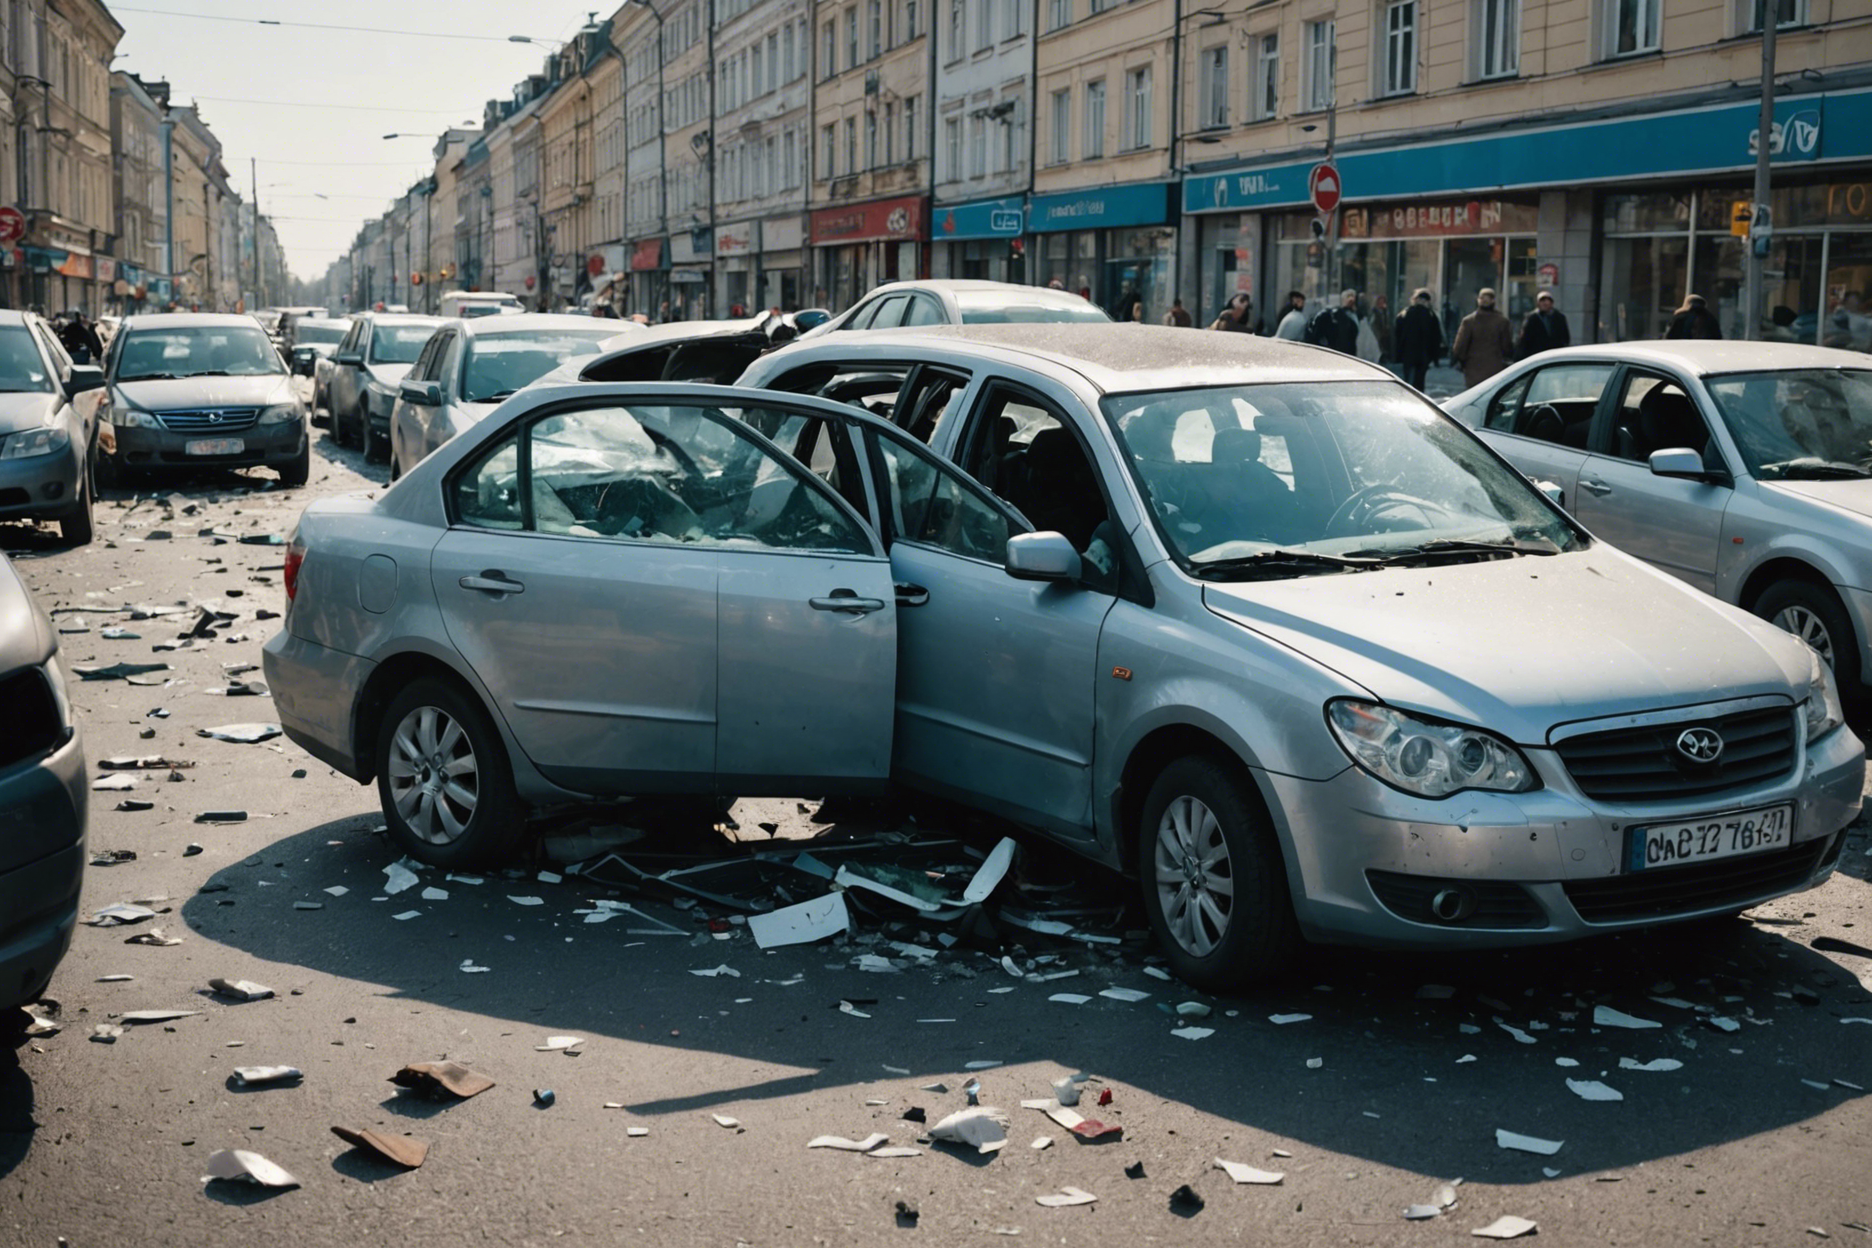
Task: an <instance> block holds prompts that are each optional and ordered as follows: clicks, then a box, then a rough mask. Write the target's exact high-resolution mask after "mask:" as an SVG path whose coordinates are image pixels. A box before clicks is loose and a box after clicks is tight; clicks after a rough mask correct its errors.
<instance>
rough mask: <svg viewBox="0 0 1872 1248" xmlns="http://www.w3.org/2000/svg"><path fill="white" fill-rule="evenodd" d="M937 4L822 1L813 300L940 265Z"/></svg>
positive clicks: (853, 293) (832, 298)
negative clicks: (933, 259) (935, 186)
mask: <svg viewBox="0 0 1872 1248" xmlns="http://www.w3.org/2000/svg"><path fill="white" fill-rule="evenodd" d="M929 4H930V0H839V2H829V0H826V2H821V3H818V4H815V6H814V9H813V14H812V21H813V32H814V33H813V39H812V44H813V67H812V72H813V93H814V101H813V126H814V131H813V133H814V141H813V168H812V190H811V198H810V200H809V210H808V214H807V236H808V242H809V244H810V246H811V248H812V251H813V256H812V270H813V290H812V291H811V292H810V294H809V295H808V296H807V302H808V304H809V305H813V306H819V307H837V308H843V307H847V306H849V305H850V304H851V303H852V302H853V301H854V300H856V299H857V298H858V297H859V296H861V295H862V294H864V292H865V291H867V290H869V289H871V288H872V287H873V286H876V285H879V284H880V283H883V282H893V281H897V280H900V279H907V278H913V277H920V276H927V275H928V273H929V271H930V270H929V263H930V262H929V244H930V189H931V185H932V183H931V163H932V162H931V146H932V144H931V136H932V130H931V117H932V112H931V107H930V102H931V94H930V87H931V84H932V82H933V81H934V78H935V72H936V71H935V67H934V65H933V64H932V61H933V58H934V55H935V53H934V47H935V43H934V40H933V39H932V38H931V36H930V31H929V24H930V21H931V18H932V14H931V12H930V8H929Z"/></svg>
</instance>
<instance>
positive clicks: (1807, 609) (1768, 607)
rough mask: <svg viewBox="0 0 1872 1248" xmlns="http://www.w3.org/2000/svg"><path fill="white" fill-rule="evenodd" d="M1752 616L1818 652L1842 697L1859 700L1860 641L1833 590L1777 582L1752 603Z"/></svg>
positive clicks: (1789, 582)
mask: <svg viewBox="0 0 1872 1248" xmlns="http://www.w3.org/2000/svg"><path fill="white" fill-rule="evenodd" d="M1755 614H1756V615H1759V616H1760V617H1761V618H1762V619H1764V620H1767V621H1768V622H1769V623H1770V624H1773V625H1774V626H1775V627H1776V628H1780V629H1783V630H1785V631H1787V632H1790V633H1793V634H1794V635H1795V636H1796V637H1799V638H1800V639H1801V640H1802V641H1804V642H1806V643H1807V644H1808V645H1809V646H1812V647H1813V648H1814V649H1815V650H1816V651H1818V652H1819V654H1820V657H1821V658H1822V659H1823V660H1825V661H1826V663H1827V665H1828V666H1829V667H1831V668H1832V669H1833V677H1834V679H1835V680H1836V681H1837V682H1838V683H1839V689H1840V696H1841V697H1842V698H1848V699H1853V700H1862V697H1863V691H1862V690H1861V689H1860V687H1859V678H1860V664H1859V640H1858V637H1857V635H1856V634H1855V633H1854V632H1853V627H1852V621H1851V620H1849V619H1847V618H1846V608H1845V607H1843V606H1841V605H1840V601H1839V598H1838V597H1837V596H1836V595H1835V594H1834V593H1833V591H1832V590H1830V589H1827V588H1824V587H1823V586H1819V585H1815V584H1814V583H1813V582H1811V581H1776V582H1775V583H1774V584H1772V585H1770V586H1769V587H1768V588H1767V589H1765V590H1763V591H1762V594H1761V597H1759V598H1757V599H1756V600H1755Z"/></svg>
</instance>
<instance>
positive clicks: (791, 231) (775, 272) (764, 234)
mask: <svg viewBox="0 0 1872 1248" xmlns="http://www.w3.org/2000/svg"><path fill="white" fill-rule="evenodd" d="M805 242H806V228H805V225H804V224H803V222H802V221H801V219H800V214H799V213H797V212H789V213H787V214H785V215H784V216H778V217H768V218H767V219H766V220H765V221H762V222H761V229H760V243H761V253H760V276H761V287H762V294H761V306H762V307H764V308H779V309H780V310H781V311H782V312H797V311H798V310H799V309H800V308H802V307H804V306H805V304H804V299H805V293H804V292H805V285H804V280H803V279H804V278H805V274H806V247H805Z"/></svg>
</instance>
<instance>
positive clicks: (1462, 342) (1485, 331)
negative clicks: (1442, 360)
mask: <svg viewBox="0 0 1872 1248" xmlns="http://www.w3.org/2000/svg"><path fill="white" fill-rule="evenodd" d="M1513 359H1514V326H1513V325H1512V324H1510V323H1509V320H1508V318H1507V317H1505V316H1503V315H1502V314H1501V313H1500V312H1498V311H1496V310H1495V290H1494V288H1493V287H1490V286H1484V287H1483V288H1482V289H1481V290H1478V291H1477V292H1476V310H1475V311H1473V312H1471V313H1470V314H1469V315H1468V316H1465V317H1463V319H1462V324H1461V325H1459V326H1457V328H1456V341H1455V342H1453V343H1451V344H1450V363H1452V364H1454V365H1455V366H1456V367H1457V368H1460V369H1462V373H1463V384H1464V385H1466V386H1479V385H1481V384H1482V383H1483V382H1485V381H1487V380H1488V379H1489V378H1491V377H1493V376H1494V375H1495V374H1496V373H1499V372H1501V371H1502V369H1504V368H1507V367H1508V364H1509V361H1511V360H1513Z"/></svg>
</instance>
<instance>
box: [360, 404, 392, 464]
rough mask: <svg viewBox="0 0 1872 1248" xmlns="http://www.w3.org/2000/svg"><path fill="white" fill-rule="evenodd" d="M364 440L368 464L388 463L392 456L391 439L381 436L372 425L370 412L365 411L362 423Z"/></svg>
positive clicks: (365, 460) (365, 459)
mask: <svg viewBox="0 0 1872 1248" xmlns="http://www.w3.org/2000/svg"><path fill="white" fill-rule="evenodd" d="M361 427H362V430H363V442H364V462H365V463H367V464H377V463H386V462H388V461H389V458H390V439H389V438H387V437H382V436H379V435H378V433H377V430H376V429H375V428H373V427H372V425H371V418H370V412H369V411H368V410H367V411H366V412H365V413H364V419H363V423H362V426H361Z"/></svg>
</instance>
